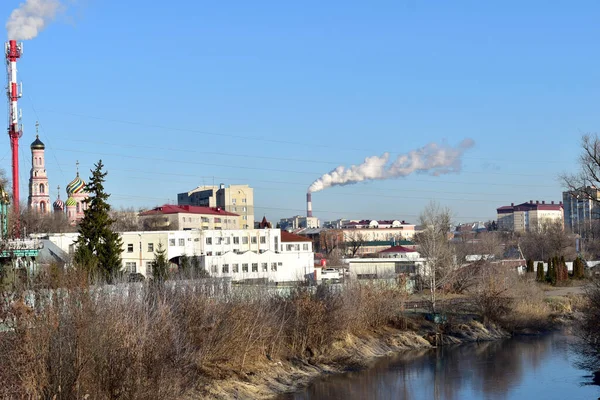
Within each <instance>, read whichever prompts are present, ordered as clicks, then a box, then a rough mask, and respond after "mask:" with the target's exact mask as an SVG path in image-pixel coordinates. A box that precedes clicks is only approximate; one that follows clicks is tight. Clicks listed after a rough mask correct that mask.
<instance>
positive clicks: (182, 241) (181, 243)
mask: <svg viewBox="0 0 600 400" xmlns="http://www.w3.org/2000/svg"><path fill="white" fill-rule="evenodd" d="M214 239H215V244H217V245H219V244H230V238H228V237H217V238H214ZM250 239H251V243H252V244H256V243H257V237H256V236H252V237H251V238H250ZM175 243H176V239H169V246H175ZM178 243H179V246H185V239H183V238H179V240H178ZM260 243H261V244H265V243H267V238H266V237H265V236H261V237H260ZM206 244H211V245H212V244H213V238H211V237H207V238H206ZM233 244H240V238H239V237H234V238H233ZM242 244H248V237H247V236H242ZM140 247H141V244H140ZM283 250H284V246H283V245H281V251H283ZM285 250H286V251H300V245H299V244H288V245H286V246H285ZM302 250H304V251H308V243H303V244H302ZM147 251H148V252H151V253H152V252H154V243H148V247H147ZM127 252H128V253H133V243H128V244H127ZM209 253H210V254H209ZM207 255H212V252H208V253H207ZM216 255H218V256H219V255H221V253H220V252H218V253H217V254H216Z"/></svg>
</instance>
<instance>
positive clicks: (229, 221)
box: [181, 217, 236, 224]
mask: <svg viewBox="0 0 600 400" xmlns="http://www.w3.org/2000/svg"><path fill="white" fill-rule="evenodd" d="M181 220H182V222H203V223H205V224H208V223H209V222H210V220H209V219H208V217H200V218H193V217H181ZM214 222H215V224H220V223H225V224H235V223H236V222H235V219H229V218H225V219H221V218H218V217H216V218H215V219H214Z"/></svg>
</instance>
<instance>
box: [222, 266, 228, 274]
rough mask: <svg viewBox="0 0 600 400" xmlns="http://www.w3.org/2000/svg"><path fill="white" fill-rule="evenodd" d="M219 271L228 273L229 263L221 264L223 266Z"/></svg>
mask: <svg viewBox="0 0 600 400" xmlns="http://www.w3.org/2000/svg"><path fill="white" fill-rule="evenodd" d="M221 271H222V272H223V273H224V274H228V273H229V264H223V268H221Z"/></svg>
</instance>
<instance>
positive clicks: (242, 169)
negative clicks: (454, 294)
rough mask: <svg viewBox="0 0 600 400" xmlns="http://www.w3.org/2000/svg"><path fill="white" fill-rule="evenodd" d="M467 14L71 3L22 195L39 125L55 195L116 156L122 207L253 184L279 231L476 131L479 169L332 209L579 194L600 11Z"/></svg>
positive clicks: (39, 61)
mask: <svg viewBox="0 0 600 400" xmlns="http://www.w3.org/2000/svg"><path fill="white" fill-rule="evenodd" d="M447 3H450V2H418V1H389V2H386V1H379V2H352V1H350V2H349V1H328V2H319V1H305V2H301V3H300V2H296V3H294V2H276V1H262V2H261V1H259V2H242V1H238V2H207V1H188V0H182V1H178V2H162V3H160V4H155V3H152V2H147V1H144V2H142V1H139V0H128V1H126V2H125V1H115V0H104V1H99V0H87V1H83V0H80V1H77V2H73V1H72V0H71V1H69V2H68V4H67V3H66V2H65V5H67V8H66V11H65V13H63V14H62V15H60V16H59V17H58V18H57V19H56V20H55V21H54V22H53V23H52V24H51V25H50V26H49V27H48V28H47V29H46V30H45V31H43V32H42V33H41V34H40V35H39V36H38V37H37V38H35V39H34V40H31V41H27V42H25V54H24V56H23V58H22V60H21V61H20V62H19V79H20V80H22V81H23V91H24V97H23V99H22V100H21V102H20V106H21V107H22V109H23V115H24V118H23V123H24V125H25V134H24V136H23V138H22V140H21V145H22V148H23V150H22V152H21V169H22V172H21V192H22V193H24V194H25V196H26V193H27V179H28V173H29V166H30V164H29V163H30V155H29V154H30V152H29V143H31V141H33V140H34V138H35V127H34V124H35V121H36V119H39V121H40V124H41V130H40V138H41V139H42V141H44V142H45V143H46V146H47V147H46V149H47V150H46V160H47V170H48V174H49V177H50V185H51V186H52V188H55V187H56V186H57V185H59V184H60V186H61V187H62V188H63V189H61V191H62V193H61V197H62V198H64V197H65V193H64V187H65V186H66V184H67V183H68V182H69V181H70V180H71V179H73V177H74V175H75V162H76V160H79V161H80V163H81V170H82V176H83V177H84V178H85V177H87V176H89V170H90V169H91V168H92V167H93V163H94V162H96V161H97V160H98V159H100V158H102V160H103V162H104V163H105V165H106V169H107V170H108V173H109V175H108V177H107V182H106V188H107V190H108V191H109V192H110V193H112V197H111V199H112V203H113V206H115V207H117V208H118V207H121V206H123V207H134V208H136V209H137V208H141V207H150V206H155V205H158V204H161V203H165V202H168V201H174V199H176V194H177V193H178V192H182V191H186V190H189V189H192V188H194V187H195V186H197V185H199V184H212V183H213V182H214V183H216V184H218V183H221V182H223V183H226V184H242V183H247V184H250V185H251V186H253V187H255V203H256V217H257V218H258V219H260V218H261V217H262V215H263V214H266V216H267V218H269V219H270V220H278V219H279V218H281V217H285V216H291V215H294V214H303V213H304V209H305V193H306V188H307V187H308V186H309V185H310V184H311V183H312V182H313V181H314V180H315V179H316V178H318V177H319V176H321V175H322V174H323V173H325V172H329V170H331V169H333V168H334V167H336V166H337V165H351V164H356V163H361V162H362V161H363V160H364V158H365V157H367V156H371V155H381V154H382V153H383V152H386V151H387V152H390V153H391V154H392V156H395V155H397V154H401V153H405V152H408V151H410V150H413V149H415V148H418V147H421V146H423V145H425V144H427V143H429V142H444V141H445V142H447V143H448V144H451V145H455V144H457V143H459V142H460V141H461V140H462V139H464V138H472V139H473V140H475V143H476V144H475V147H474V148H472V149H470V150H469V151H468V152H467V153H466V154H465V156H464V164H463V165H464V167H463V171H462V172H461V173H460V174H453V175H445V176H438V177H432V176H424V175H413V176H410V177H407V178H401V179H397V180H388V181H377V182H367V183H360V184H356V185H352V186H344V187H336V188H331V189H327V190H324V191H322V192H319V193H315V194H314V195H313V208H314V210H315V215H316V216H318V217H320V218H321V219H324V220H327V219H335V218H342V217H344V218H378V219H382V218H398V219H405V220H407V221H415V220H416V217H417V215H418V214H419V212H420V211H421V210H422V209H423V206H424V205H425V204H426V203H427V202H428V201H429V200H430V199H436V200H438V201H439V202H440V203H441V204H443V205H446V206H448V207H450V208H451V209H452V211H453V212H454V214H455V217H456V220H457V222H458V221H472V220H488V219H493V218H495V209H496V208H497V207H499V206H501V205H505V204H509V203H511V202H515V203H517V202H523V201H528V200H546V201H551V200H554V201H559V200H560V199H561V190H562V187H561V184H560V182H559V181H558V178H557V176H558V174H559V173H561V172H565V171H575V170H576V168H577V165H576V159H577V156H578V154H579V138H580V136H581V134H582V133H586V132H596V131H597V127H598V125H599V122H600V121H599V119H600V113H598V104H600V102H599V96H600V68H598V64H599V61H600V56H599V55H598V51H597V42H598V38H599V37H600V26H599V25H598V23H597V21H598V17H600V3H597V2H592V1H589V2H585V1H580V2H577V3H572V2H551V3H550V2H542V1H539V2H536V1H529V2H516V1H515V2H502V3H501V4H500V3H496V4H495V5H492V4H488V3H489V2H476V1H455V2H452V4H447ZM524 3H526V4H524ZM18 5H19V1H17V0H6V1H4V2H2V5H1V6H0V10H2V12H3V13H2V14H3V15H4V16H5V18H8V16H9V14H10V12H11V11H12V9H14V8H16V7H17V6H18ZM5 139H6V140H5V144H4V147H1V146H0V157H2V156H3V158H2V160H1V161H0V167H2V168H4V169H5V170H6V171H9V170H10V153H9V140H8V137H6V138H5ZM2 149H4V151H3V150H2ZM3 153H6V154H3ZM52 197H53V199H54V198H55V197H56V189H54V190H53V192H52Z"/></svg>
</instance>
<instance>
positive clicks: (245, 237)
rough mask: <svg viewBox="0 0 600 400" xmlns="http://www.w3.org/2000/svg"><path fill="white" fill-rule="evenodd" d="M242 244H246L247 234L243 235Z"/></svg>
mask: <svg viewBox="0 0 600 400" xmlns="http://www.w3.org/2000/svg"><path fill="white" fill-rule="evenodd" d="M242 244H248V237H247V236H244V237H243V238H242Z"/></svg>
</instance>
